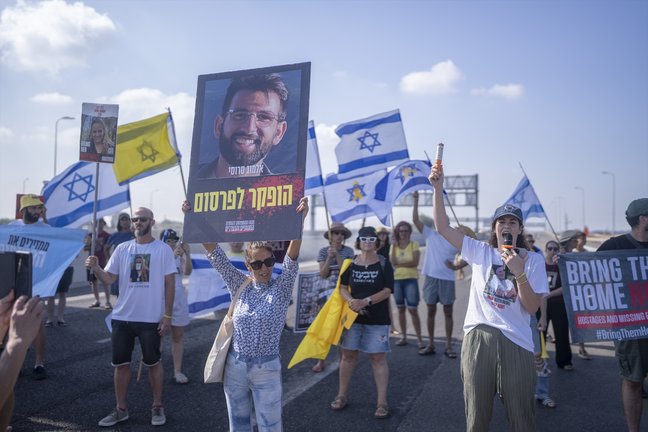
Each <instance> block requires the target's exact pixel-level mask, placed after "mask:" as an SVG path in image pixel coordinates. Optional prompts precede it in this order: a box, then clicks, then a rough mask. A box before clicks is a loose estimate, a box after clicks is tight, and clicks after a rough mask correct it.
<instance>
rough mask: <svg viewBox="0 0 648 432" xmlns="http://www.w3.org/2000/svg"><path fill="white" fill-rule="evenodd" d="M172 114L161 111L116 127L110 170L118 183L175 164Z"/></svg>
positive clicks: (151, 173) (177, 156)
mask: <svg viewBox="0 0 648 432" xmlns="http://www.w3.org/2000/svg"><path fill="white" fill-rule="evenodd" d="M174 135H175V134H174V133H173V118H172V117H171V114H170V113H164V114H160V115H157V116H155V117H151V118H148V119H146V120H140V121H137V122H134V123H128V124H125V125H122V126H119V127H118V128H117V150H116V154H115V163H114V165H113V170H114V171H115V178H116V179H117V182H118V183H119V184H120V185H121V184H124V183H126V182H127V181H128V180H137V179H140V178H143V177H147V176H150V175H153V174H155V173H157V172H160V171H163V170H165V169H167V168H171V167H173V166H175V165H177V164H178V161H179V158H180V152H179V151H178V150H177V146H176V145H175V136H174Z"/></svg>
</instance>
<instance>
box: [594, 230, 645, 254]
mask: <svg viewBox="0 0 648 432" xmlns="http://www.w3.org/2000/svg"><path fill="white" fill-rule="evenodd" d="M635 241H636V240H635ZM637 243H639V245H641V246H643V247H644V248H648V242H640V241H638V242H637ZM628 249H639V248H637V246H636V245H635V244H634V243H633V242H632V241H631V240H630V239H629V238H628V237H627V235H625V234H623V235H620V236H616V237H612V238H609V239H607V240H605V241H604V242H603V244H601V246H599V248H598V249H597V250H596V251H597V252H601V251H610V250H628Z"/></svg>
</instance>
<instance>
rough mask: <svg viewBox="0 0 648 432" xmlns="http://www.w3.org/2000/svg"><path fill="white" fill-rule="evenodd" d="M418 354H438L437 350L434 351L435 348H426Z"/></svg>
mask: <svg viewBox="0 0 648 432" xmlns="http://www.w3.org/2000/svg"><path fill="white" fill-rule="evenodd" d="M418 354H419V355H422V356H425V355H432V354H436V350H435V349H434V347H433V346H426V347H425V348H422V349H420V350H419V352H418Z"/></svg>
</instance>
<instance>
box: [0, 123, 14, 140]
mask: <svg viewBox="0 0 648 432" xmlns="http://www.w3.org/2000/svg"><path fill="white" fill-rule="evenodd" d="M13 136H14V133H13V131H12V130H11V129H9V128H8V127H5V126H0V142H5V141H6V140H9V139H10V138H12V137H13Z"/></svg>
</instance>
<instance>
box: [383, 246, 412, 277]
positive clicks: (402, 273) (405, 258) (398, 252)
mask: <svg viewBox="0 0 648 432" xmlns="http://www.w3.org/2000/svg"><path fill="white" fill-rule="evenodd" d="M417 250H419V244H418V242H415V241H410V242H409V244H408V245H407V246H405V249H401V248H399V247H398V245H397V244H394V245H392V251H391V252H390V255H389V256H391V254H392V253H393V254H394V255H395V256H396V259H397V260H398V262H410V261H412V260H413V259H414V251H417ZM418 275H419V274H418V269H417V268H416V267H395V270H394V280H402V279H418Z"/></svg>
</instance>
